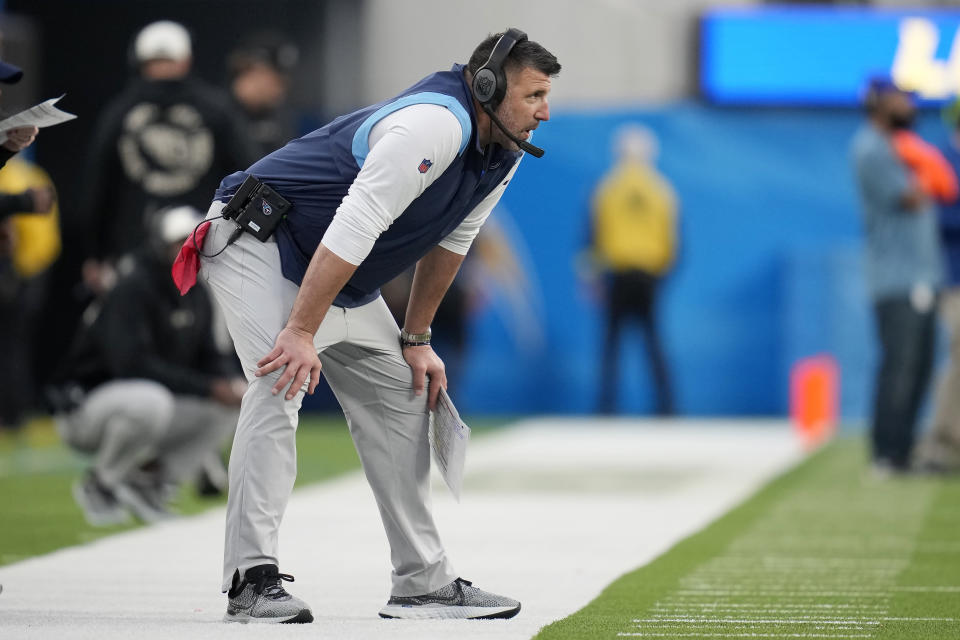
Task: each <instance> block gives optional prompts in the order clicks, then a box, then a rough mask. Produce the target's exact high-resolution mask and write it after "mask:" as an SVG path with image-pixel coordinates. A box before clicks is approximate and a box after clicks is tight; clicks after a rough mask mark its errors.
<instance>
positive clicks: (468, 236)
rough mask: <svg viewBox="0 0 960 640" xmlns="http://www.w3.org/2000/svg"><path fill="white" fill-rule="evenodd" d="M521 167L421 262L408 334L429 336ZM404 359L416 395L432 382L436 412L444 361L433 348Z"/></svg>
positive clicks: (410, 351) (409, 352)
mask: <svg viewBox="0 0 960 640" xmlns="http://www.w3.org/2000/svg"><path fill="white" fill-rule="evenodd" d="M518 166H520V161H519V160H517V162H516V164H514V165H513V168H512V169H511V170H510V173H508V174H507V175H506V177H504V179H503V182H501V183H500V184H499V185H497V188H496V189H494V190H493V191H492V192H491V193H490V194H489V195H487V197H485V198H484V199H483V200H481V201H480V204H478V205H477V206H476V207H475V208H474V209H473V211H471V212H470V214H469V215H467V217H466V218H464V220H463V222H461V223H460V225H459V226H457V228H456V229H454V230H453V231H452V232H451V233H450V235H448V236H447V237H446V238H444V239H443V240H442V241H441V242H440V244H439V245H438V246H436V247H434V248H433V250H432V251H430V253H428V254H427V255H425V256H424V257H423V258H421V259H420V261H419V262H417V268H416V271H415V272H414V274H413V286H412V287H411V289H410V301H409V302H408V303H407V316H406V319H405V320H404V323H403V328H404V329H405V330H406V331H407V333H414V334H416V333H425V332H426V331H427V329H429V328H430V323H431V322H432V321H433V316H434V314H435V313H436V312H437V307H439V306H440V301H441V300H443V296H444V295H445V294H446V293H447V289H449V288H450V284H451V283H452V282H453V279H454V278H455V277H456V275H457V271H458V270H459V269H460V265H461V264H462V263H463V259H464V257H466V255H467V251H469V250H470V245H471V244H473V240H474V239H475V238H476V237H477V234H478V233H479V232H480V227H482V226H483V223H484V221H485V220H486V219H487V217H489V215H490V212H491V211H493V208H494V207H495V206H496V205H497V203H498V202H499V201H500V196H502V195H503V192H504V191H506V189H507V185H508V184H509V183H510V181H511V180H512V179H513V174H515V173H516V172H517V167H518ZM403 357H404V359H405V360H406V361H407V364H409V365H410V368H411V369H413V391H414V393H415V394H416V395H420V394H421V393H423V387H424V384H425V382H426V378H430V382H431V385H430V395H429V398H428V405H429V407H430V408H431V409H433V408H434V407H436V404H437V394H439V393H440V387H443V388H444V389H446V388H447V376H446V373H445V371H444V366H443V361H441V360H440V358H439V357H438V356H437V354H436V353H434V351H433V348H432V347H430V346H429V345H425V346H420V347H404V348H403Z"/></svg>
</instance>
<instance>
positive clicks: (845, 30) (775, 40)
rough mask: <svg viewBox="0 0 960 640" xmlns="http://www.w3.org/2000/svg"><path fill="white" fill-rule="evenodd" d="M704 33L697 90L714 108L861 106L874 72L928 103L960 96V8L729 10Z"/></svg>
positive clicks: (708, 17)
mask: <svg viewBox="0 0 960 640" xmlns="http://www.w3.org/2000/svg"><path fill="white" fill-rule="evenodd" d="M700 26H701V29H700V90H701V92H702V95H703V96H704V97H705V98H706V99H707V100H709V101H711V102H715V103H719V104H739V105H749V104H764V105H827V106H845V105H855V104H857V103H859V101H860V95H861V91H862V88H863V86H864V81H865V79H866V78H868V77H870V76H877V75H887V76H889V77H892V78H893V80H894V81H895V82H896V83H897V84H898V85H900V86H902V87H904V88H907V89H910V90H913V91H916V92H917V94H918V95H919V96H920V97H921V98H922V99H923V100H926V101H933V102H936V101H944V100H950V99H954V98H956V97H957V95H958V94H960V37H958V35H960V34H958V30H960V11H954V10H920V11H910V10H885V9H867V8H806V7H758V8H728V9H717V10H712V11H709V12H706V13H705V14H704V16H703V18H702V20H701V25H700Z"/></svg>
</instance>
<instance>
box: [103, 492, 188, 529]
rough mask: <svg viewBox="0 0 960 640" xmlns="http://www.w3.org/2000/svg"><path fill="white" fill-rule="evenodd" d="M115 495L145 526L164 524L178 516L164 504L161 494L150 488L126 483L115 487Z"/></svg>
mask: <svg viewBox="0 0 960 640" xmlns="http://www.w3.org/2000/svg"><path fill="white" fill-rule="evenodd" d="M113 494H114V495H115V496H116V497H117V501H118V502H119V503H120V504H122V505H123V506H124V507H126V508H127V509H128V510H129V511H130V513H132V514H133V515H135V516H137V518H139V519H140V521H141V522H144V523H145V524H154V523H157V522H162V521H164V520H169V519H171V518H173V517H175V516H176V514H174V513H173V512H172V511H170V509H169V508H168V507H167V505H166V504H164V502H163V498H162V497H161V496H160V494H159V493H158V492H156V491H154V490H153V489H152V488H150V487H144V486H138V485H136V484H133V483H126V482H125V483H122V484H119V485H117V486H116V487H114V489H113Z"/></svg>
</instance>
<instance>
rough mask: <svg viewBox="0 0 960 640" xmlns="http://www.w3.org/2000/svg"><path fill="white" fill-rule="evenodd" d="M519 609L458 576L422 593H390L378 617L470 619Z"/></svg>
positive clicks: (500, 615)
mask: <svg viewBox="0 0 960 640" xmlns="http://www.w3.org/2000/svg"><path fill="white" fill-rule="evenodd" d="M519 612H520V603H519V602H517V601H516V600H512V599H510V598H505V597H503V596H498V595H496V594H493V593H487V592H486V591H483V590H481V589H477V588H476V587H475V586H473V583H471V582H470V581H469V580H464V579H463V578H457V579H456V580H454V581H453V582H451V583H450V584H448V585H447V586H445V587H441V588H440V589H437V590H436V591H434V592H433V593H428V594H426V595H423V596H391V597H390V600H389V601H387V606H385V607H384V608H383V609H380V617H381V618H403V619H406V620H423V619H430V618H432V619H438V618H467V619H471V620H480V619H490V618H512V617H513V616H515V615H517V613H519Z"/></svg>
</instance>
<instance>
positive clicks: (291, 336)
mask: <svg viewBox="0 0 960 640" xmlns="http://www.w3.org/2000/svg"><path fill="white" fill-rule="evenodd" d="M257 366H258V367H259V368H258V369H257V372H256V375H257V377H260V376H265V375H267V374H268V373H273V372H274V371H277V370H278V369H280V370H282V371H283V373H282V374H281V375H280V378H279V379H278V380H277V384H275V385H273V395H277V394H278V393H280V392H281V391H283V390H284V389H285V388H286V387H287V385H288V384H289V385H290V388H289V389H287V393H286V395H285V396H284V397H285V398H286V399H287V400H293V398H294V397H295V396H296V395H297V391H299V390H300V387H302V386H303V383H304V382H305V381H307V380H309V387H307V393H311V394H312V393H313V391H314V389H316V388H317V383H319V382H320V367H321V365H320V358H319V357H317V349H316V347H314V346H313V336H312V335H310V334H309V333H308V332H306V331H303V330H301V329H296V328H293V327H284V329H283V331H281V332H280V334H279V335H278V336H277V340H276V342H274V344H273V351H271V352H270V353H268V354H267V355H265V356H264V357H263V358H261V359H260V361H259V362H257ZM291 382H292V383H293V384H290V383H291Z"/></svg>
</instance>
